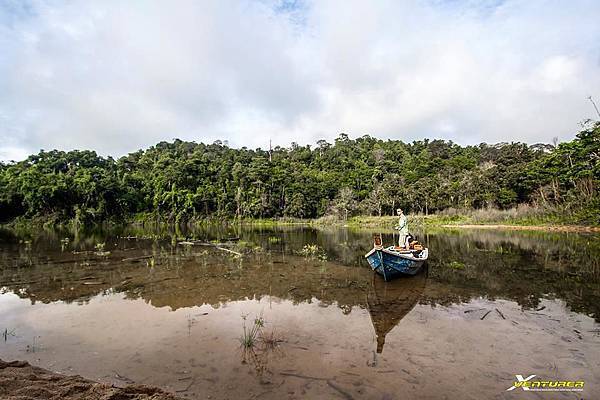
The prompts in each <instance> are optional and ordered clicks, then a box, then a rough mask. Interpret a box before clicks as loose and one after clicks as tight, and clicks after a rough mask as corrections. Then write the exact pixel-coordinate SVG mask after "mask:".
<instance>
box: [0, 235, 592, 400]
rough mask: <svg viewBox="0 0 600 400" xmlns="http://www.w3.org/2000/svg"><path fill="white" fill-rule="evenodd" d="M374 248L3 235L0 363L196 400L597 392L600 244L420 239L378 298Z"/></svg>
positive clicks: (357, 240) (329, 240)
mask: <svg viewBox="0 0 600 400" xmlns="http://www.w3.org/2000/svg"><path fill="white" fill-rule="evenodd" d="M373 233H375V232H373V231H368V230H364V231H363V230H351V229H347V228H330V229H317V228H312V227H303V226H294V227H275V228H256V227H254V228H253V227H210V228H208V227H205V228H197V229H195V230H193V231H188V232H169V231H161V230H150V231H149V230H141V229H135V228H127V229H125V230H121V231H98V232H88V233H81V232H80V233H77V234H75V233H72V232H45V231H40V232H26V233H19V234H16V233H11V232H2V236H1V238H0V287H2V292H1V293H2V294H0V329H1V330H2V331H4V330H5V329H6V332H7V334H6V340H4V337H3V338H2V340H1V341H0V358H2V359H5V360H7V359H25V360H28V361H30V362H32V363H33V364H36V365H39V366H42V367H46V368H48V369H51V370H53V371H58V372H63V373H69V374H73V373H76V374H80V375H83V376H85V377H88V378H91V379H96V380H100V381H104V382H111V383H114V384H124V383H128V382H137V383H146V384H153V385H158V386H161V387H164V388H166V389H169V390H172V391H174V392H176V393H177V394H179V395H181V396H184V397H185V396H187V397H190V398H209V397H210V398H214V399H220V398H232V399H234V398H261V399H262V398H273V399H280V398H290V399H293V398H304V397H308V398H323V399H325V398H327V399H329V398H346V399H349V398H369V399H371V398H372V399H395V398H398V399H401V398H407V397H410V398H416V397H417V396H418V397H419V398H431V399H437V398H448V399H454V398H521V397H520V396H523V395H527V396H528V397H531V398H547V396H546V397H544V396H545V395H547V394H545V393H541V394H539V393H538V394H536V393H523V392H522V391H510V392H506V389H507V388H508V387H510V386H511V385H512V382H513V381H514V379H515V375H516V374H522V375H524V376H528V375H531V374H536V375H538V376H539V377H543V378H547V379H561V380H567V379H572V380H584V381H585V382H586V386H585V389H584V392H582V393H553V394H552V396H553V398H578V397H581V398H593V397H594V395H597V394H598V393H599V392H600V389H599V388H600V374H599V372H598V371H600V324H598V322H600V261H599V260H600V238H599V237H598V236H595V235H589V234H571V233H541V232H515V231H511V232H503V231H478V230H469V231H448V230H445V231H434V232H419V233H418V236H419V239H420V240H421V241H422V242H424V243H426V245H427V246H428V247H429V248H430V261H429V262H428V266H427V268H426V269H425V270H424V271H423V273H421V274H419V275H418V276H416V277H414V278H408V279H401V280H397V281H394V282H390V283H384V282H383V281H382V280H381V279H380V277H378V276H375V275H374V274H373V273H372V272H371V271H370V269H369V268H368V265H367V263H366V261H365V260H364V258H363V255H364V254H365V253H366V252H367V251H368V250H369V249H370V247H371V243H372V240H371V237H372V234H373ZM383 233H384V240H385V241H386V242H388V243H391V242H392V241H393V240H394V239H395V238H394V237H393V235H392V234H391V233H386V232H383ZM226 250H229V251H226ZM233 252H235V253H240V254H241V256H238V255H236V254H235V253H233ZM243 318H245V320H244V319H243ZM256 318H262V319H264V321H265V324H264V325H265V326H264V328H263V329H262V339H263V340H262V341H261V340H260V337H259V338H258V339H259V340H257V344H256V346H255V347H254V348H253V349H251V350H244V349H243V348H242V346H241V345H240V337H241V336H242V332H243V324H244V323H245V324H246V326H247V327H249V326H250V325H252V323H253V321H254V320H255V319H256ZM536 395H538V396H537V397H536Z"/></svg>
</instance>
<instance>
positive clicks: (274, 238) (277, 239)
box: [269, 236, 281, 243]
mask: <svg viewBox="0 0 600 400" xmlns="http://www.w3.org/2000/svg"><path fill="white" fill-rule="evenodd" d="M280 242H281V238H280V237H278V236H269V243H280Z"/></svg>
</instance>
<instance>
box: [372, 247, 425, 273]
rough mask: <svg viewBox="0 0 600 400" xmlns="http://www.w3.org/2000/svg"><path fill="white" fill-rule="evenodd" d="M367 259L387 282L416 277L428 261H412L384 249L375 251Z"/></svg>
mask: <svg viewBox="0 0 600 400" xmlns="http://www.w3.org/2000/svg"><path fill="white" fill-rule="evenodd" d="M365 258H366V259H367V261H368V262H369V265H370V266H371V268H372V269H373V271H375V272H377V273H378V274H379V275H381V276H383V279H385V280H386V281H389V280H392V279H395V278H398V277H401V276H407V275H408V276H412V275H416V274H417V273H418V272H419V271H420V270H421V267H422V266H423V264H424V263H425V261H426V260H427V259H426V258H425V259H424V260H411V259H408V258H404V257H401V256H399V255H396V254H393V253H392V252H389V251H386V250H384V249H373V250H372V251H371V252H369V253H368V254H367V255H366V256H365Z"/></svg>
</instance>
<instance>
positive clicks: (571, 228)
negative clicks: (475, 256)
mask: <svg viewBox="0 0 600 400" xmlns="http://www.w3.org/2000/svg"><path fill="white" fill-rule="evenodd" d="M438 226H439V227H442V228H447V229H452V228H458V229H498V230H511V231H553V232H576V233H583V232H588V233H592V232H600V227H598V226H585V225H507V224H456V225H452V224H444V225H438Z"/></svg>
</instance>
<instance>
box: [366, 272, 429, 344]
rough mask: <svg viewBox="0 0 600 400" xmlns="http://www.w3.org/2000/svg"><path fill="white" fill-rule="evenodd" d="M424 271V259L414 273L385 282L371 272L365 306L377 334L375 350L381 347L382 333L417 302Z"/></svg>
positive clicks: (424, 278) (423, 286)
mask: <svg viewBox="0 0 600 400" xmlns="http://www.w3.org/2000/svg"><path fill="white" fill-rule="evenodd" d="M428 273H429V267H428V265H427V263H425V266H424V268H422V270H421V271H420V272H419V273H418V274H417V275H415V276H414V277H407V278H404V279H397V280H395V281H392V282H385V281H384V280H382V279H381V278H380V277H379V276H376V275H373V280H372V284H371V287H370V289H369V292H368V294H367V308H368V310H369V314H370V315H371V322H372V323H373V327H374V328H375V334H376V335H377V353H381V352H382V351H383V345H384V344H385V336H386V335H387V334H388V333H389V332H390V331H391V330H392V329H394V327H395V326H396V325H398V323H399V322H400V320H401V319H402V318H404V317H405V316H406V314H408V313H409V312H410V311H411V310H412V309H413V308H414V307H415V305H416V304H417V303H418V302H419V299H420V298H421V295H422V294H423V291H424V289H425V284H426V281H427V276H428Z"/></svg>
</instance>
